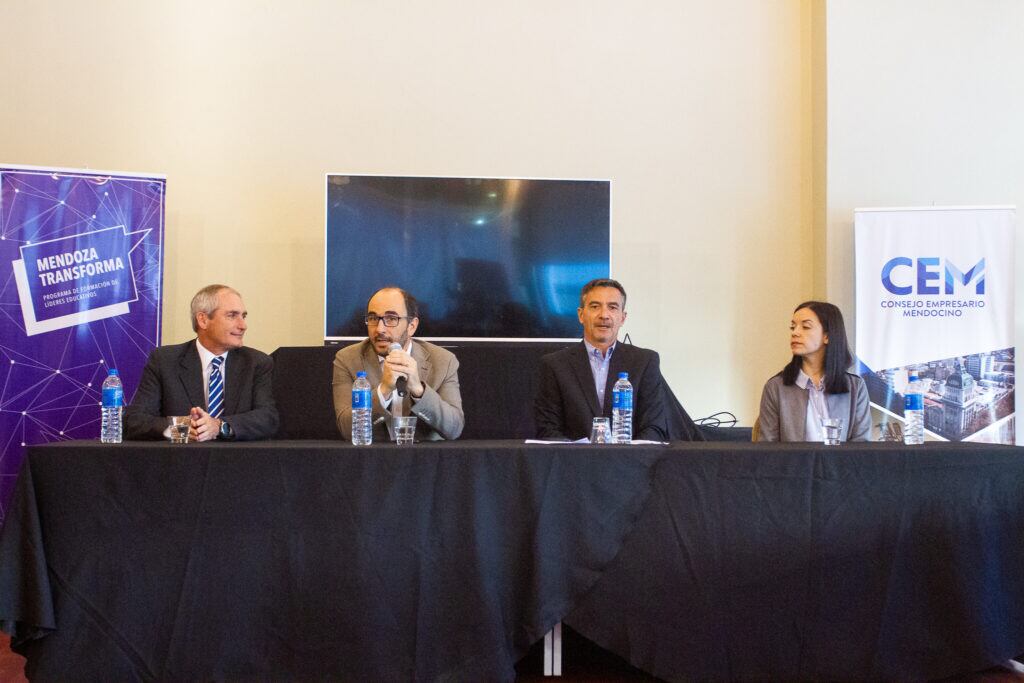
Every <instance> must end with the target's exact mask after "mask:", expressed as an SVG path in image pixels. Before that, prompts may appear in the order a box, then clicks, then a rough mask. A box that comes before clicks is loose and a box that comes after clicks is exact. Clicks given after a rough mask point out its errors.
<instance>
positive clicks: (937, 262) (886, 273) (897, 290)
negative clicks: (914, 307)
mask: <svg viewBox="0 0 1024 683" xmlns="http://www.w3.org/2000/svg"><path fill="white" fill-rule="evenodd" d="M915 265H916V269H915ZM940 269H941V270H940ZM915 271H916V272H915ZM942 271H945V278H942ZM939 279H944V280H945V287H944V288H940V287H939V284H938V283H937V282H935V283H933V281H935V280H939ZM971 282H974V283H975V284H974V293H975V294H984V293H985V259H984V258H982V259H981V260H980V261H978V262H977V263H975V264H974V265H973V266H971V268H969V269H968V270H967V272H964V271H962V270H960V268H958V267H957V266H956V265H955V264H954V263H953V262H952V261H950V260H949V259H946V260H945V263H942V259H940V258H939V257H938V256H925V257H921V258H918V259H916V264H915V259H912V258H910V257H909V256H897V257H896V258H892V259H889V261H888V262H887V263H886V264H885V265H884V266H882V286H883V287H885V288H886V289H887V290H889V292H890V293H892V294H896V295H898V296H903V295H906V294H913V293H915V292H914V289H915V285H916V288H917V292H916V293H917V294H918V295H927V294H954V293H955V291H954V290H955V289H956V287H957V286H960V287H967V286H968V285H969V284H971ZM940 290H943V291H940Z"/></svg>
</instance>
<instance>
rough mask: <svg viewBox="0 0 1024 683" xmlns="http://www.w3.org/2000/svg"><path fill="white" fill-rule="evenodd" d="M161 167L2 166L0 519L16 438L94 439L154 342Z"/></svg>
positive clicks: (17, 457) (16, 457)
mask: <svg viewBox="0 0 1024 683" xmlns="http://www.w3.org/2000/svg"><path fill="white" fill-rule="evenodd" d="M165 192H166V181H165V180H164V179H163V178H161V177H152V176H135V175H130V174H113V175H111V174H101V173H93V172H90V171H68V170H57V169H29V168H17V167H3V166H0V269H2V270H0V272H2V273H3V279H2V282H3V284H2V287H0V523H2V521H3V518H4V515H5V513H6V508H7V501H8V499H9V497H10V494H11V491H12V490H13V488H14V481H15V479H16V478H17V475H18V468H19V467H20V466H21V461H22V459H23V458H24V454H25V447H26V446H28V445H31V444H35V443H45V442H49V441H60V440H65V439H95V438H98V437H99V429H100V409H99V406H100V388H101V385H102V384H103V379H104V378H105V377H106V374H107V368H117V369H118V370H119V371H120V374H121V379H122V381H123V382H124V391H125V399H126V401H130V400H131V398H132V397H133V396H134V394H135V389H136V387H137V386H138V382H139V377H140V375H141V372H142V368H143V366H144V365H145V363H146V357H147V356H148V354H149V351H150V350H151V349H153V348H154V347H155V346H157V345H158V344H159V343H160V312H161V286H162V272H163V250H162V248H161V247H162V244H163V234H164V196H165Z"/></svg>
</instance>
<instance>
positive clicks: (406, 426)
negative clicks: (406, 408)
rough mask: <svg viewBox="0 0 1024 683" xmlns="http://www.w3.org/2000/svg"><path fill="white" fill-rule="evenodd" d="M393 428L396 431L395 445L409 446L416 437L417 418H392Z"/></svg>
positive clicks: (406, 416)
mask: <svg viewBox="0 0 1024 683" xmlns="http://www.w3.org/2000/svg"><path fill="white" fill-rule="evenodd" d="M391 426H392V428H393V429H394V430H395V443H396V444H398V445H399V446H408V445H409V444H411V443H412V441H413V437H414V436H415V435H416V416H415V415H403V416H401V417H393V418H391Z"/></svg>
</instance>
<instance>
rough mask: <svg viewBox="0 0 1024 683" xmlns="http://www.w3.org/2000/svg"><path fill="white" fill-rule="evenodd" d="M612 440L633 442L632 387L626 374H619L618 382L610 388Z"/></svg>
mask: <svg viewBox="0 0 1024 683" xmlns="http://www.w3.org/2000/svg"><path fill="white" fill-rule="evenodd" d="M612 440H613V441H614V442H615V443H629V442H630V441H632V440H633V385H632V384H630V383H629V373H628V372H620V373H619V381H617V382H616V383H615V386H614V387H612Z"/></svg>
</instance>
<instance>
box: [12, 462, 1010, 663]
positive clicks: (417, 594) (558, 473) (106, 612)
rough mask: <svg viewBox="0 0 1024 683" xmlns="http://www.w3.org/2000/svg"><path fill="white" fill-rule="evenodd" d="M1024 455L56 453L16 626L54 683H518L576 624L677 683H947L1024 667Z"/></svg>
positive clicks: (42, 487)
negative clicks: (840, 682) (528, 665)
mask: <svg viewBox="0 0 1024 683" xmlns="http://www.w3.org/2000/svg"><path fill="white" fill-rule="evenodd" d="M1021 452H1022V451H1021V450H1020V449H1017V448H1014V447H999V446H983V445H969V444H929V445H926V446H923V447H916V448H903V447H899V446H893V445H887V444H864V445H856V444H845V445H843V446H840V447H836V448H824V447H821V446H816V445H805V444H795V445H794V444H790V445H761V444H758V445H752V444H678V445H674V446H672V447H669V448H666V447H658V446H651V447H623V446H607V447H605V446H602V447H588V446H583V447H580V446H571V445H563V446H540V445H537V446H525V445H522V444H518V443H509V442H476V443H472V442H467V443H461V444H460V443H454V444H443V443H442V444H423V445H417V446H413V447H410V448H407V449H406V448H402V449H399V448H398V447H395V446H393V445H383V446H374V447H371V448H361V449H360V448H354V447H351V446H347V445H344V444H339V443H337V442H332V443H321V442H272V443H264V444H212V445H200V444H190V445H188V446H173V445H170V444H162V443H161V444H123V445H121V446H103V445H100V444H98V443H86V442H72V443H65V444H58V445H49V446H37V447H32V448H30V449H29V455H28V458H27V459H26V462H25V465H24V467H23V470H22V474H21V476H20V478H19V482H18V486H17V491H16V495H15V500H14V501H13V505H12V509H11V512H10V514H9V515H8V517H7V521H6V524H5V526H4V529H3V530H2V533H0V624H2V625H3V627H4V629H5V630H8V631H14V633H15V636H16V645H15V648H16V649H17V650H18V651H19V652H21V653H22V654H25V655H26V656H27V657H28V665H27V671H28V673H29V675H30V676H33V677H38V678H39V680H153V679H159V680H175V681H179V680H210V679H229V680H231V679H233V680H253V679H275V680H313V679H316V680H325V679H340V680H409V679H417V680H502V679H509V678H511V677H512V676H513V675H514V672H513V668H512V667H513V664H514V662H515V661H516V659H517V658H518V657H519V656H521V654H522V653H523V652H525V650H526V648H527V647H528V646H529V645H530V644H531V643H532V642H534V641H536V640H537V639H539V638H540V637H541V635H542V634H543V633H544V632H545V631H546V630H547V629H548V628H550V626H551V625H552V624H553V623H554V622H555V621H557V620H559V619H564V620H565V621H566V622H567V623H568V624H570V625H571V626H572V627H574V628H575V629H576V630H578V631H579V632H581V633H582V634H583V635H585V636H587V637H588V638H590V639H592V640H594V641H595V642H597V643H599V644H600V645H602V646H604V647H606V648H608V649H609V650H611V651H613V652H615V653H617V654H620V655H621V656H623V657H625V658H627V659H628V660H629V661H630V662H632V663H633V664H634V665H636V666H638V667H640V668H642V669H644V670H647V671H649V672H651V673H653V674H655V675H658V676H661V677H664V678H666V679H672V680H686V679H729V680H738V679H811V678H817V679H846V680H849V679H864V678H875V679H877V678H890V679H891V678H900V679H922V678H935V677H941V676H948V675H952V674H954V673H957V672H967V671H976V670H979V669H982V668H984V667H986V666H989V665H991V664H994V663H996V662H999V661H1002V660H1005V659H1007V658H1008V657H1011V656H1014V655H1016V654H1019V653H1021V652H1024V619H1021V617H1020V615H1022V614H1024V581H1022V579H1021V577H1024V543H1022V540H1024V501H1022V497H1024V496H1022V493H1024V486H1022V485H1024V459H1022V458H1021V456H1020V454H1021ZM620 549H621V552H620ZM36 636H42V637H36Z"/></svg>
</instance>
